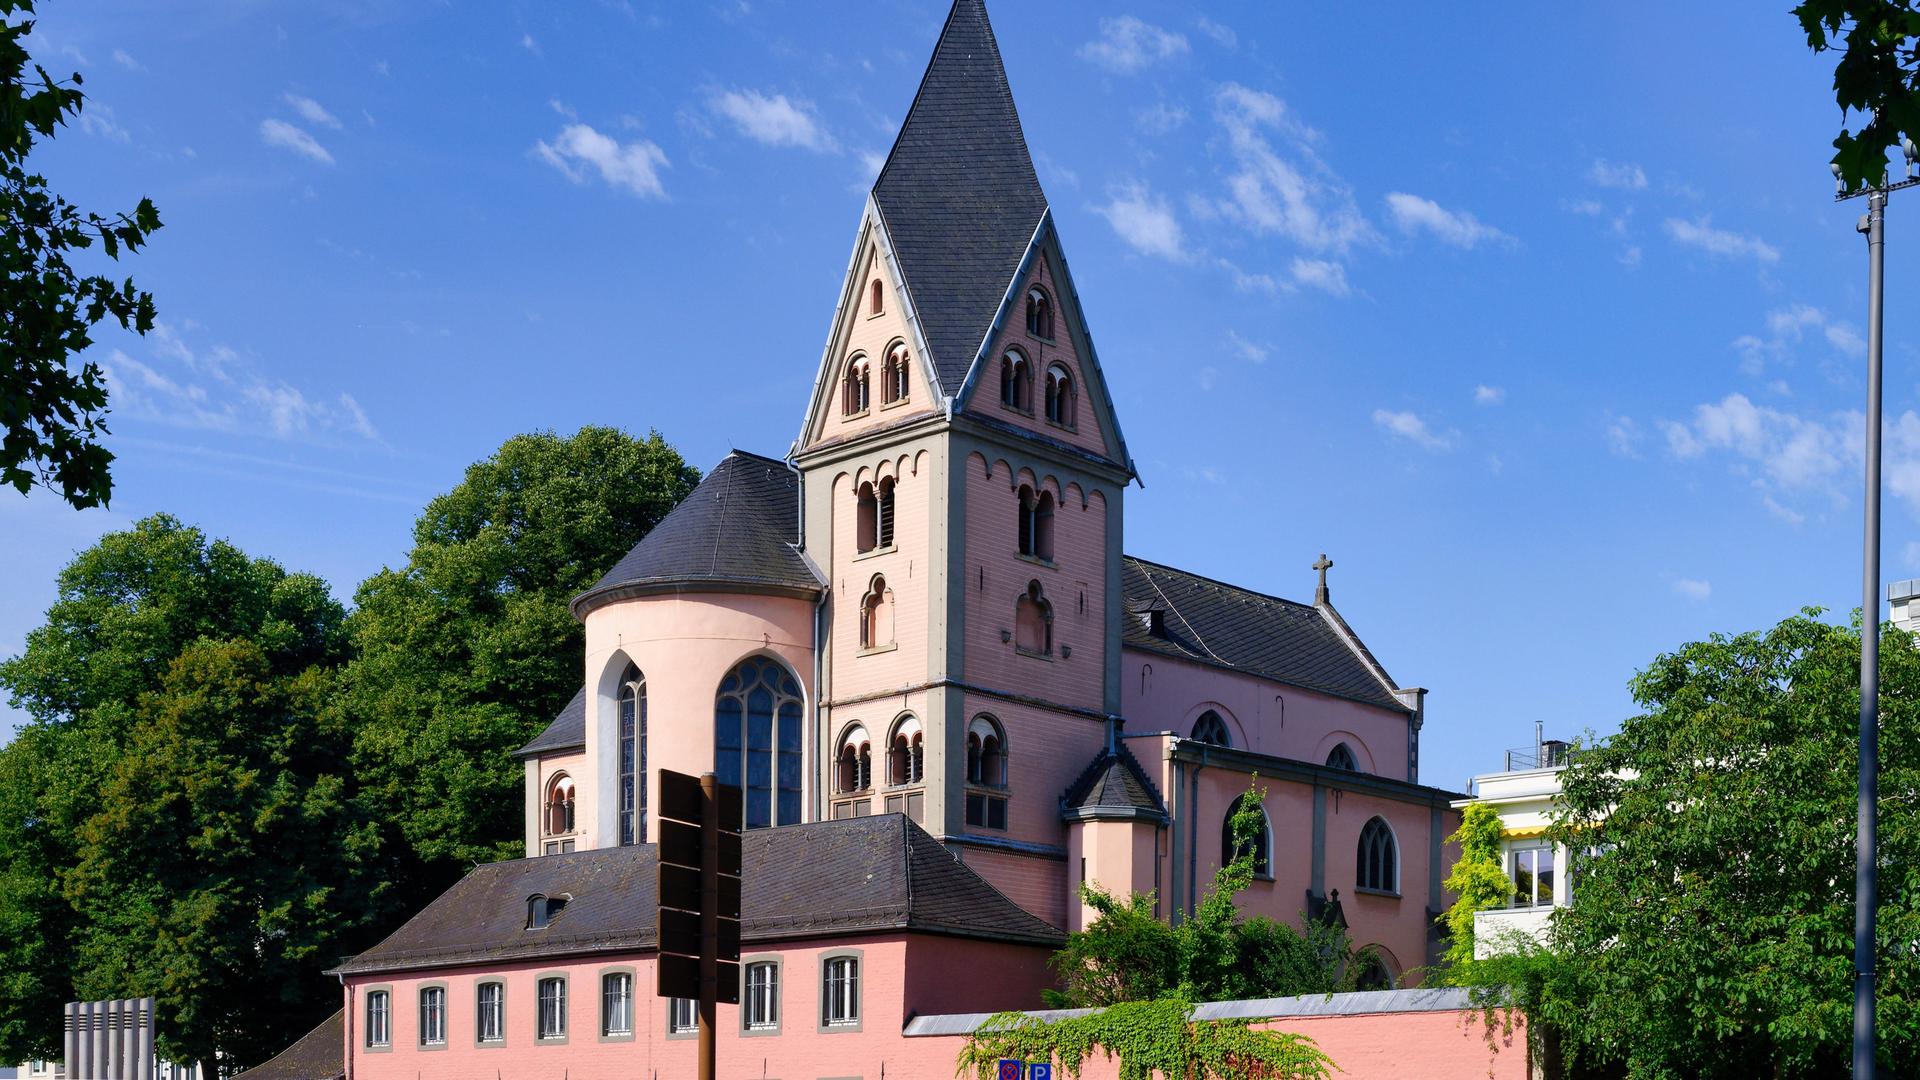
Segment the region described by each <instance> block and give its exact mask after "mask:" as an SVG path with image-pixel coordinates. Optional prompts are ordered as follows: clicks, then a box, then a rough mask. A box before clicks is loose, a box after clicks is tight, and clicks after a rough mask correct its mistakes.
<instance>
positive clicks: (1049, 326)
mask: <svg viewBox="0 0 1920 1080" xmlns="http://www.w3.org/2000/svg"><path fill="white" fill-rule="evenodd" d="M1027 333H1029V334H1032V335H1033V336H1034V337H1037V338H1046V339H1048V340H1052V339H1053V301H1052V300H1049V299H1048V298H1047V292H1046V290H1045V289H1042V288H1040V287H1039V286H1037V285H1036V286H1034V287H1033V288H1031V289H1028V290H1027Z"/></svg>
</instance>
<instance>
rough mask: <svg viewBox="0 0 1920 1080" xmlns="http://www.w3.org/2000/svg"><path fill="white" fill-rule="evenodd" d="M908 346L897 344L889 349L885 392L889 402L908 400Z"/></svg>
mask: <svg viewBox="0 0 1920 1080" xmlns="http://www.w3.org/2000/svg"><path fill="white" fill-rule="evenodd" d="M907 388H908V379H907V347H906V346H905V345H895V346H894V347H893V348H892V349H889V350H888V351H887V371H886V385H885V390H884V393H885V395H886V402H887V404H889V405H891V404H893V403H894V402H896V401H905V400H907Z"/></svg>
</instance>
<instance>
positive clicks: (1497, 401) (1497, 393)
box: [1473, 383, 1507, 405]
mask: <svg viewBox="0 0 1920 1080" xmlns="http://www.w3.org/2000/svg"><path fill="white" fill-rule="evenodd" d="M1506 400H1507V391H1506V389H1505V388H1504V387H1499V386H1488V385H1486V384H1485V383H1482V384H1480V385H1479V386H1476V387H1474V388H1473V403H1474V404H1475V405H1501V404H1504V403H1505V402H1506Z"/></svg>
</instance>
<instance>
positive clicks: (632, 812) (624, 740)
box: [620, 664, 647, 845]
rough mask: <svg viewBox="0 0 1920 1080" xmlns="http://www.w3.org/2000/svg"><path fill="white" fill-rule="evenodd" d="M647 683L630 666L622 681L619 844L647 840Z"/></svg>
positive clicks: (641, 842) (634, 668) (635, 668)
mask: <svg viewBox="0 0 1920 1080" xmlns="http://www.w3.org/2000/svg"><path fill="white" fill-rule="evenodd" d="M646 776H647V680H646V679H645V677H643V676H642V675H641V674H640V669H639V668H637V667H634V666H633V665H632V664H628V665H627V671H626V674H625V675H623V676H621V678H620V843H621V844H622V845H633V844H643V843H645V842H646V840H647V784H646Z"/></svg>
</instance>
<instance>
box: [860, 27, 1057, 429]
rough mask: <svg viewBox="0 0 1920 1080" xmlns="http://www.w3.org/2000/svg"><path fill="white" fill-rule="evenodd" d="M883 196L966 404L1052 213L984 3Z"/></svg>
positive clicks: (921, 97) (943, 376)
mask: <svg viewBox="0 0 1920 1080" xmlns="http://www.w3.org/2000/svg"><path fill="white" fill-rule="evenodd" d="M873 197H874V201H875V203H876V204H878V206H879V207H880V215H881V217H882V219H883V220H884V221H885V223H886V227H887V235H888V237H889V238H890V239H891V240H892V242H893V250H894V254H895V256H896V257H897V258H898V259H899V261H900V267H901V270H902V274H903V276H904V277H905V278H906V283H907V289H908V292H909V293H911V294H912V296H913V306H914V310H915V312H916V313H917V314H918V315H919V317H920V321H921V325H922V328H923V331H924V333H925V334H926V340H927V348H928V349H929V350H931V351H932V353H933V364H934V368H935V370H936V371H937V373H938V375H939V378H940V384H941V388H942V390H944V391H945V393H947V394H948V395H949V396H951V395H954V394H957V393H958V392H959V390H960V388H961V385H962V384H963V383H964V382H965V380H966V376H967V369H968V368H969V367H971V366H972V364H973V360H974V357H975V355H976V354H978V352H979V351H980V347H981V344H982V343H983V342H984V341H985V339H986V336H987V330H988V328H989V327H991V326H992V324H993V318H994V316H995V315H996V314H997V313H998V312H999V310H1000V304H1001V301H1002V300H1003V299H1004V298H1005V296H1006V292H1007V287H1008V285H1009V284H1010V283H1011V282H1012V281H1013V277H1014V274H1015V273H1016V272H1017V271H1018V270H1019V268H1020V260H1021V258H1022V257H1023V256H1024V255H1025V254H1026V250H1027V245H1028V242H1029V241H1031V240H1032V239H1033V234H1034V230H1035V229H1036V228H1037V227H1038V226H1039V224H1040V219H1041V217H1042V216H1043V215H1044V214H1045V213H1046V210H1047V197H1046V194H1045V193H1044V192H1043V191H1041V190H1040V179H1039V177H1038V175H1036V174H1035V172H1034V169H1033V158H1032V157H1031V156H1030V155H1029V154H1028V153H1027V140H1026V136H1025V135H1024V134H1022V132H1021V130H1020V117H1019V115H1018V114H1017V113H1016V112H1015V111H1014V106H1013V91H1012V89H1011V88H1010V87H1009V86H1008V85H1007V72H1006V68H1005V66H1004V65H1003V64H1002V63H1001V60H1000V46H999V44H998V43H997V42H995V40H994V36H993V28H992V27H991V26H990V25H988V23H987V11H986V6H985V4H984V3H982V0H957V2H956V3H955V4H954V6H953V10H952V12H951V13H950V14H949V15H948V16H947V24H946V27H945V29H944V30H942V31H941V34H940V42H939V44H938V45H937V46H935V48H934V51H933V59H932V61H931V62H929V63H928V65H927V73H926V75H925V76H924V77H923V78H922V79H921V82H920V91H919V93H918V94H916V95H915V96H914V99H913V107H912V108H911V109H909V110H908V112H907V119H906V122H905V123H903V124H902V125H901V126H900V135H899V138H898V139H896V140H895V142H894V145H893V152H892V153H891V154H890V155H888V157H887V163H886V165H885V166H884V167H883V168H882V169H881V170H880V176H879V179H877V180H875V181H874V185H873Z"/></svg>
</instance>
